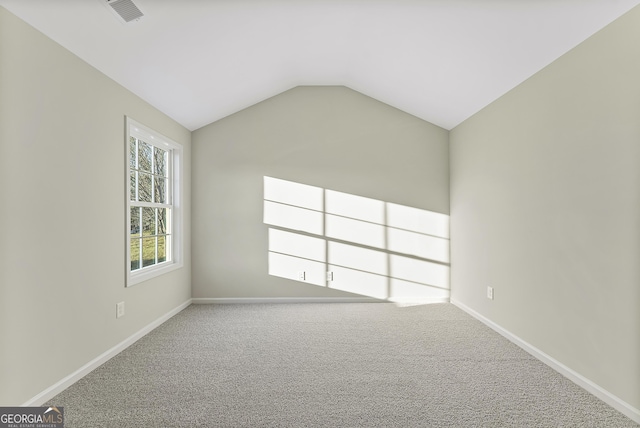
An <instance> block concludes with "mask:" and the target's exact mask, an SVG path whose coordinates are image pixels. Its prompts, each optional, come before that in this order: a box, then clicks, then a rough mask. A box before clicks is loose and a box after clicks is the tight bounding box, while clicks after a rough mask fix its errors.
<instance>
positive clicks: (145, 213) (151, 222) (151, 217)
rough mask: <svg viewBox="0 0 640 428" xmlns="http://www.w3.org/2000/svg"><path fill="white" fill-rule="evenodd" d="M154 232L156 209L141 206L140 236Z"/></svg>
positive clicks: (153, 233)
mask: <svg viewBox="0 0 640 428" xmlns="http://www.w3.org/2000/svg"><path fill="white" fill-rule="evenodd" d="M155 234H156V209H155V208H148V207H143V208H142V236H149V235H155Z"/></svg>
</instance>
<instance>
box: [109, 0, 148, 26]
mask: <svg viewBox="0 0 640 428" xmlns="http://www.w3.org/2000/svg"><path fill="white" fill-rule="evenodd" d="M106 1H107V4H108V5H109V6H110V7H109V8H110V9H112V10H113V12H115V13H116V14H117V15H118V16H119V17H120V18H122V19H123V20H124V22H132V21H138V20H139V19H140V18H142V17H143V16H144V14H143V13H142V12H141V11H140V9H138V6H136V5H135V4H134V3H133V1H131V0H106Z"/></svg>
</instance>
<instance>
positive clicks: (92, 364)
mask: <svg viewBox="0 0 640 428" xmlns="http://www.w3.org/2000/svg"><path fill="white" fill-rule="evenodd" d="M190 304H191V299H189V300H187V301H186V302H184V303H182V304H181V305H179V306H177V307H176V308H174V309H172V310H170V311H169V312H167V313H166V314H164V315H162V316H161V317H160V318H158V319H156V320H155V321H153V322H151V323H150V324H148V325H147V326H145V327H143V328H142V329H140V330H138V331H137V332H136V333H134V334H133V335H131V336H129V337H128V338H126V339H125V340H123V341H122V342H120V343H118V344H117V345H116V346H114V347H113V348H111V349H109V350H107V351H105V352H103V353H102V354H100V355H99V356H97V357H96V358H94V359H93V360H91V361H89V362H88V363H87V364H85V365H84V366H82V367H80V368H79V369H78V370H76V371H75V372H73V373H71V374H70V375H68V376H66V377H65V378H63V379H61V380H60V381H58V382H56V383H55V384H53V385H51V386H50V387H49V388H47V389H45V390H44V391H42V392H41V393H39V394H38V395H36V396H35V397H33V398H31V399H30V400H28V401H26V402H25V403H24V404H22V406H26V407H29V406H41V405H42V404H43V403H46V402H47V401H49V400H50V399H52V398H53V397H55V396H56V395H58V394H60V393H61V392H62V391H64V390H65V389H67V388H68V387H70V386H71V385H73V384H74V383H76V382H77V381H79V380H80V379H82V378H83V377H84V376H86V375H87V374H89V373H90V372H91V371H92V370H94V369H96V368H97V367H99V366H100V365H102V364H104V363H106V362H107V361H109V360H110V359H111V358H113V357H115V356H116V355H118V354H119V353H120V352H122V351H124V350H125V349H127V348H128V347H129V346H131V345H133V344H134V343H135V342H136V341H137V340H139V339H141V338H142V337H143V336H145V335H146V334H148V333H149V332H151V331H152V330H153V329H155V328H156V327H158V326H159V325H160V324H162V323H163V322H165V321H166V320H168V319H169V318H171V317H172V316H174V315H175V314H177V313H178V312H180V311H182V310H183V309H185V308H186V307H187V306H189V305H190Z"/></svg>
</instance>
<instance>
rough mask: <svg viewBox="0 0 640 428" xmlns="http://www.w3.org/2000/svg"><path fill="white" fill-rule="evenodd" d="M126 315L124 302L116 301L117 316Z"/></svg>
mask: <svg viewBox="0 0 640 428" xmlns="http://www.w3.org/2000/svg"><path fill="white" fill-rule="evenodd" d="M123 316H124V302H120V303H116V318H120V317H123Z"/></svg>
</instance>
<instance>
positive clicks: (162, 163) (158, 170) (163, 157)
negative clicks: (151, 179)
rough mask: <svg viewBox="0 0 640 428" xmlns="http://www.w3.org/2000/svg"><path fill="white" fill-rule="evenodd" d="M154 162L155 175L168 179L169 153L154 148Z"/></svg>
mask: <svg viewBox="0 0 640 428" xmlns="http://www.w3.org/2000/svg"><path fill="white" fill-rule="evenodd" d="M153 161H154V168H153V173H154V174H157V175H161V176H163V177H166V176H167V151H166V150H162V149H159V148H157V147H154V148H153Z"/></svg>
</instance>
